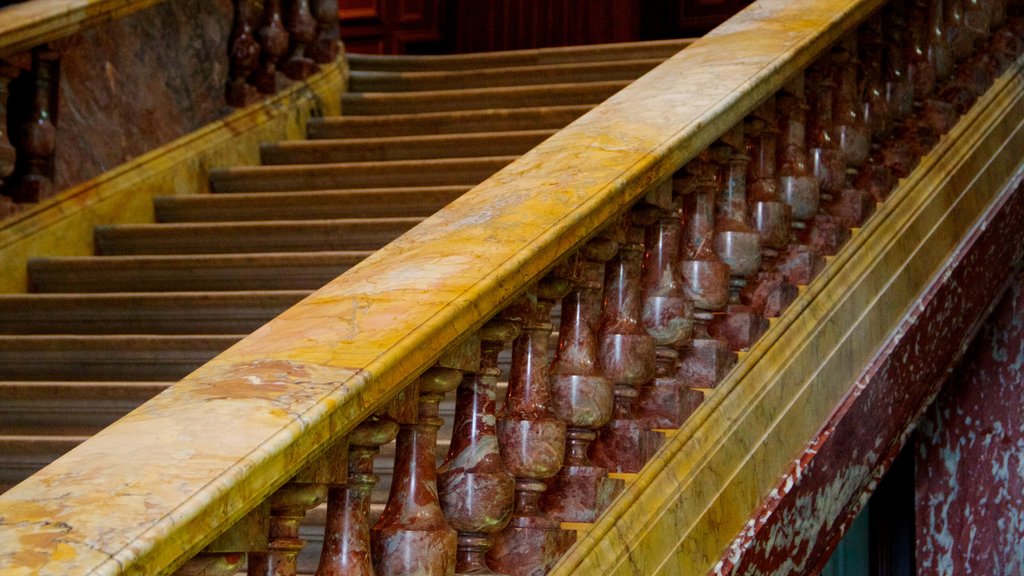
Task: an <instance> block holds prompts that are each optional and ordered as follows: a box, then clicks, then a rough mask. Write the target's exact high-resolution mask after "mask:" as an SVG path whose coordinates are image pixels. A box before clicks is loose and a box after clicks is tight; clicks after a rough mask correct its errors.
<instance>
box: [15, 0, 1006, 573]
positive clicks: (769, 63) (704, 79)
mask: <svg viewBox="0 0 1024 576" xmlns="http://www.w3.org/2000/svg"><path fill="white" fill-rule="evenodd" d="M944 7H948V8H949V10H948V11H944V10H943V8H944ZM1006 9H1007V8H1006V6H1005V4H1001V3H1000V2H981V3H979V4H975V3H973V2H966V1H965V2H946V1H945V0H928V1H921V2H916V1H915V2H890V3H889V4H885V3H884V2H883V1H882V0H865V1H860V2H852V3H849V2H835V1H831V0H798V1H792V0H760V1H759V2H757V3H755V4H753V5H752V6H751V7H749V8H748V9H747V10H745V11H744V12H742V13H740V14H739V15H738V16H736V17H735V18H733V19H731V20H730V21H728V22H727V23H725V24H724V25H722V26H721V27H719V28H717V29H716V30H715V31H713V32H711V33H710V34H708V35H707V36H705V37H703V38H701V39H700V40H698V41H696V42H695V43H694V44H692V45H691V46H689V47H688V48H687V49H685V50H683V51H681V52H680V53H678V54H677V55H676V56H674V57H672V58H671V59H669V60H668V61H666V62H665V63H663V64H662V65H660V66H658V67H657V68H655V69H654V70H652V71H651V72H650V73H648V74H647V75H645V76H643V77H642V78H640V79H639V80H638V81H636V82H635V83H633V84H631V85H630V86H629V87H627V88H625V89H624V90H622V91H621V92H619V93H618V94H616V95H614V96H613V97H611V98H610V99H608V100H607V101H606V102H605V103H603V104H602V105H600V106H598V107H597V108H596V109H594V110H592V111H591V112H589V113H587V114H586V115H584V116H583V117H582V118H580V119H579V120H577V121H575V122H574V123H573V124H571V125H570V126H569V127H568V128H567V129H565V130H562V131H560V132H558V133H556V134H555V135H554V136H552V137H551V138H549V139H548V140H546V141H545V142H543V143H542V144H540V145H539V146H537V147H536V148H534V149H533V150H531V151H530V152H528V153H527V154H526V155H524V156H523V157H521V158H519V159H518V160H516V161H514V162H513V163H511V164H510V165H508V166H507V167H506V168H504V169H503V170H501V171H500V172H498V173H497V174H496V175H494V176H493V177H491V178H490V179H488V180H487V181H485V182H484V183H483V184H481V185H479V186H477V187H476V188H474V189H472V190H471V191H469V192H468V193H466V194H465V195H463V196H461V197H460V198H458V199H457V200H455V201H454V202H453V203H452V204H450V205H449V206H448V207H446V208H444V209H443V210H442V211H440V212H438V213H437V214H435V215H434V216H432V217H430V218H428V219H427V220H426V221H424V222H423V223H422V224H420V225H418V226H416V227H415V228H413V229H412V230H410V231H409V232H408V233H406V234H404V235H403V236H401V237H400V238H399V239H398V240H396V241H395V242H393V243H391V244H389V245H387V246H386V247H385V248H383V249H381V250H380V251H378V252H377V253H375V254H374V255H372V256H371V257H369V258H367V259H366V260H364V261H363V262H361V263H360V264H359V265H357V266H355V267H354V268H352V269H351V270H349V271H348V272H346V273H345V274H344V275H342V276H340V277H338V278H337V279H336V280H334V281H332V282H331V283H329V284H328V285H326V286H325V287H323V288H322V289H320V290H318V291H317V292H315V293H314V294H313V295H311V296H310V297H308V298H306V299H305V300H303V301H302V302H300V303H299V304H297V305H296V306H294V307H293V308H291V309H289V310H288V311H286V312H285V313H283V314H282V315H280V316H279V317H278V318H276V319H274V320H273V321H271V322H270V323H268V324H266V325H265V326H263V327H262V328H260V329H259V330H257V331H256V332H254V333H253V334H252V335H250V336H248V337H247V338H245V339H244V340H242V341H240V342H239V343H238V344H236V345H235V346H233V347H232V348H230V349H229V350H228V351H226V352H225V353H223V354H221V355H219V356H218V357H216V358H215V359H214V360H212V361H211V362H209V363H208V364H206V365H204V366H203V367H201V368H200V369H198V370H196V371H195V372H194V373H192V374H191V375H189V376H188V377H186V378H185V379H183V380H181V381H180V382H178V383H177V384H175V385H174V386H172V387H171V388H169V389H168V390H167V391H166V392H164V393H162V394H160V395H159V396H157V397H156V398H154V399H153V400H152V401H150V402H148V403H146V404H145V405H143V406H142V407H141V408H139V409H138V410H136V411H134V412H132V413H131V414H129V415H128V416H126V417H125V418H123V419H121V420H119V421H118V422H117V423H115V424H114V425H112V426H110V427H109V428H107V429H105V430H104V431H103V432H101V433H100V434H98V435H97V436H95V437H94V438H92V439H90V440H88V441H87V442H85V443H83V444H82V445H80V446H79V447H78V448H76V449H74V450H73V451H71V452H70V453H68V454H67V455H65V456H64V457H62V458H60V459H59V460H57V461H56V462H54V463H53V464H52V465H50V466H48V467H47V468H45V469H44V470H43V471H41V472H40V473H38V474H36V475H35V476H33V477H31V478H30V479H29V480H28V481H26V482H24V483H22V484H20V485H18V486H16V487H14V488H13V489H11V490H10V491H9V492H7V493H5V494H4V495H2V496H0V569H4V570H9V571H11V572H12V573H47V574H85V573H95V574H115V573H124V572H128V573H166V572H170V571H173V570H175V569H177V568H179V567H181V566H182V565H185V568H183V570H199V569H210V570H212V569H213V567H214V566H217V567H218V569H223V572H224V573H232V572H233V571H235V570H236V569H237V568H238V567H239V565H240V563H241V562H242V560H243V559H244V555H243V554H242V553H246V552H247V553H249V554H248V566H249V568H248V569H249V573H250V574H289V573H294V569H295V556H296V554H297V552H298V550H299V549H300V548H301V546H302V542H301V539H299V537H298V536H299V533H298V530H297V523H298V520H299V519H300V518H301V517H302V515H303V514H304V512H305V510H306V509H307V508H310V507H312V506H315V505H317V504H319V503H321V502H323V501H324V500H325V499H326V500H327V501H328V521H327V529H328V533H327V534H326V535H325V547H324V553H323V556H322V559H321V564H320V568H319V570H318V573H319V574H324V575H326V574H367V573H371V572H370V570H371V565H372V569H373V570H375V571H376V573H377V574H379V575H381V576H383V575H390V574H396V575H397V574H411V573H416V574H421V573H422V574H451V573H453V572H455V571H458V572H460V573H465V572H469V571H471V570H475V569H479V570H483V569H486V568H487V567H489V568H490V569H491V570H494V571H495V572H498V573H506V574H516V575H518V574H534V573H540V572H546V571H547V570H549V569H550V570H553V571H554V572H555V573H569V572H571V571H573V570H576V571H578V572H579V573H587V574H592V573H599V572H602V573H605V572H607V573H614V574H620V573H621V574H625V573H657V572H658V571H665V570H667V568H666V566H671V567H672V570H675V571H674V572H672V573H697V572H705V573H706V572H708V571H709V570H711V569H712V568H713V567H715V565H716V563H718V561H719V559H720V558H722V557H723V555H726V554H727V550H726V549H725V548H726V546H727V545H728V544H729V543H730V542H732V540H733V537H734V536H735V535H736V534H737V533H739V532H740V530H742V529H744V528H745V526H746V522H747V519H748V518H750V517H751V515H752V513H753V512H752V511H753V510H755V509H756V508H757V506H758V505H759V503H760V502H761V499H762V498H763V497H764V496H765V494H766V492H767V490H768V488H769V487H770V486H772V485H773V484H771V482H772V481H774V480H775V479H777V477H778V476H779V475H780V474H781V473H782V472H783V471H784V469H785V466H787V465H788V463H789V462H790V460H791V458H792V457H793V455H794V454H799V453H800V450H801V449H803V447H804V442H805V441H806V439H807V438H808V437H810V435H811V434H813V433H814V432H815V431H816V430H817V428H818V427H819V426H820V425H821V423H822V422H823V421H825V420H826V419H827V418H828V415H829V414H830V413H831V411H832V410H833V409H834V407H835V406H836V405H837V404H838V402H839V401H840V400H841V399H842V398H843V394H844V393H845V391H846V390H847V385H848V383H849V382H851V381H853V380H854V379H855V378H856V376H857V374H858V373H859V370H860V369H861V368H862V367H863V366H864V365H866V363H867V362H868V360H870V358H871V357H872V355H873V354H874V353H875V351H876V349H877V348H878V346H879V345H880V343H881V342H882V341H883V340H884V338H885V337H886V335H887V334H889V333H890V332H892V331H893V330H895V328H896V326H897V323H898V321H899V319H900V318H901V317H902V315H903V314H904V313H905V311H906V310H908V309H910V307H911V305H912V304H913V302H914V300H915V299H916V298H917V295H918V291H919V289H920V287H921V286H925V285H927V282H928V280H929V279H930V278H931V277H932V276H933V275H934V274H935V273H936V271H937V270H941V269H942V266H943V263H944V262H946V260H947V258H948V257H949V255H950V254H953V253H955V251H956V250H957V246H959V245H960V241H961V239H962V238H964V237H965V236H967V235H968V233H969V232H970V231H971V230H972V226H974V225H975V224H974V223H975V222H977V221H979V220H982V219H983V217H985V215H986V214H988V210H989V207H990V206H992V205H995V204H998V202H1001V201H1004V200H1005V197H1006V196H1005V192H1004V191H1005V188H1006V184H1007V183H1008V182H1011V181H1013V179H1014V178H1016V177H1017V176H1018V175H1019V174H1018V173H1019V169H1020V166H1021V158H1020V157H1019V154H1016V153H1015V152H1014V151H1013V150H1014V147H1013V146H1003V145H1002V143H1003V142H1004V141H1010V140H1014V139H1017V138H1019V137H1020V134H1022V133H1024V132H1021V130H1020V126H1021V123H1022V121H1024V118H1021V117H1020V116H1021V112H1020V106H1017V105H1016V104H1017V103H1019V102H1020V99H1021V97H1022V94H1024V91H1022V86H1021V81H1020V75H1019V70H1020V66H1021V63H1020V61H1019V60H1018V56H1019V54H1020V52H1021V31H1022V26H1021V21H1019V20H1016V19H1010V20H1008V18H1007V16H1006ZM1007 69H1012V71H1013V72H1014V73H1013V74H1009V75H1007V76H1005V77H1003V78H1002V79H999V80H998V81H997V80H996V78H997V76H998V75H999V74H1000V73H1001V72H1002V71H1005V70H1007ZM993 82H995V88H993V90H991V91H990V92H989V93H987V94H986V93H985V91H986V89H987V88H988V87H989V86H990V85H992V84H993ZM979 98H980V100H979ZM975 101H978V103H977V104H974V103H975ZM972 104H974V108H973V109H972V108H971V106H972ZM964 113H969V114H971V115H972V118H971V122H969V123H963V122H961V123H960V124H956V120H957V118H958V117H959V116H960V115H961V114H964ZM951 129H952V130H953V133H952V134H951V135H950V136H949V137H946V138H942V135H943V134H945V133H946V132H948V131H950V130H951ZM1014 141H1016V140H1014ZM952 142H959V143H960V145H956V144H953V143H952ZM1017 149H1019V148H1017ZM979 150H980V152H979ZM922 157H924V158H925V159H924V160H923V161H922ZM990 159H995V160H996V161H992V162H990V161H989V160H990ZM919 162H920V163H921V166H919V167H917V169H916V171H915V166H916V165H917V164H918V163H919ZM901 179H902V180H901ZM979 182H980V184H979ZM1001 199H1002V200H1001ZM951 207H953V208H955V210H953V209H951ZM854 230H860V232H859V233H858V234H854V233H853V231H854ZM851 237H852V239H851ZM925 242H927V249H925V244H924V243H925ZM829 260H831V263H830V264H827V262H828V261H829ZM911 262H912V265H911ZM805 285H806V286H808V287H807V288H803V289H798V286H805ZM559 304H560V306H558V305H559ZM556 306H558V308H559V314H558V317H559V329H558V345H557V350H556V351H555V353H554V355H553V358H550V356H551V354H550V353H549V351H548V339H549V335H550V333H551V330H552V325H551V323H550V322H551V318H552V311H553V310H554V309H555V308H556ZM509 342H513V344H512V360H511V365H512V368H511V373H510V374H509V392H508V396H507V398H506V399H505V401H504V403H503V405H502V407H501V408H500V409H498V410H497V411H496V409H495V402H494V400H495V391H494V384H495V381H496V380H497V378H498V377H499V370H498V369H497V365H498V362H497V357H498V354H499V353H500V352H501V351H502V350H503V348H504V347H505V346H506V344H507V343H509ZM734 366H735V368H733V367H734ZM730 370H731V372H730ZM456 388H458V404H457V414H456V432H455V435H454V437H453V441H452V445H451V451H450V452H449V455H448V459H447V460H446V461H445V463H444V464H443V465H442V466H441V467H440V469H435V464H434V445H435V439H436V430H437V427H438V426H439V424H440V420H439V418H438V412H437V404H438V402H439V400H440V398H441V397H442V396H443V395H444V394H445V393H447V392H449V391H452V390H454V389H456ZM705 397H706V398H707V400H706V401H705ZM667 429H678V430H677V431H674V432H671V433H668V435H667V436H666V433H665V432H664V431H665V430H667ZM396 436H397V442H398V447H397V458H396V477H395V480H394V482H393V484H392V490H391V499H390V501H389V504H388V506H387V508H386V509H385V511H384V513H383V515H382V516H381V518H380V520H379V521H377V523H376V524H375V525H374V526H373V529H372V531H371V530H370V527H369V526H368V524H367V521H368V520H367V516H368V514H367V512H368V511H367V500H366V494H367V490H368V489H369V487H370V486H372V484H373V482H374V477H373V474H372V456H373V454H374V453H375V451H376V449H377V447H379V446H380V445H382V444H384V443H386V442H388V441H390V440H391V439H392V438H395V437H396ZM652 458H653V460H651V459H652ZM780 467H781V468H780ZM609 471H610V472H611V474H610V475H609ZM634 474H638V475H636V476H634ZM622 480H627V481H629V484H628V486H626V487H623V485H622ZM617 494H618V496H617V499H616V495H617ZM613 499H614V501H613ZM609 506H610V507H609ZM606 508H607V509H608V512H607V513H604V515H603V516H602V513H603V512H604V510H605V509H606ZM581 523H587V524H588V525H589V527H588V528H582V524H581ZM590 523H593V524H592V525H590ZM616 523H618V524H617V527H616ZM576 528H579V529H580V534H582V536H580V537H579V542H578V543H577V544H576V546H575V548H572V549H569V547H570V545H571V544H572V542H573V540H575V539H576V538H577V534H576V532H575V531H574V529H576ZM204 548H205V552H204V553H203V554H200V552H201V551H203V550H204ZM567 549H569V552H568V554H567V555H566V556H565V558H563V559H562V560H561V563H560V564H556V563H557V562H558V561H559V560H558V559H559V556H560V555H561V554H562V553H563V552H564V551H565V550H567ZM197 554H200V555H199V556H196V555H197ZM193 557H195V558H193ZM725 558H726V561H729V560H730V558H731V557H729V556H727V555H726V556H725ZM189 559H193V561H192V562H191V563H189V564H185V563H186V561H188V560H189ZM720 566H721V564H719V567H720ZM670 571H671V570H670ZM184 573H187V572H184Z"/></svg>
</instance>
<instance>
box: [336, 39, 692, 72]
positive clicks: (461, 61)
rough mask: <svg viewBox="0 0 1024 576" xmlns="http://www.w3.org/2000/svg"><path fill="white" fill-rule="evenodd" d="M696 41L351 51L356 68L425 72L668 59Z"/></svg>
mask: <svg viewBox="0 0 1024 576" xmlns="http://www.w3.org/2000/svg"><path fill="white" fill-rule="evenodd" d="M691 43H693V39H692V38H675V39H671V40H656V41H645V42H622V43H616V44H590V45H584V46H560V47H557V48H539V49H538V48H534V49H528V50H507V51H502V52H478V53H474V54H452V55H444V56H375V55H368V54H348V55H347V56H346V57H347V58H348V62H349V67H350V68H351V69H352V70H353V71H356V70H378V71H407V72H426V71H438V70H472V69H479V68H500V67H510V66H543V65H553V64H571V63H586V62H607V61H614V60H642V59H648V58H661V59H665V58H669V57H670V56H672V55H673V54H675V53H676V52H678V51H680V50H682V49H683V48H685V47H687V46H689V45H690V44H691Z"/></svg>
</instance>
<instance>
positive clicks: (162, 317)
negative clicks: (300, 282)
mask: <svg viewBox="0 0 1024 576" xmlns="http://www.w3.org/2000/svg"><path fill="white" fill-rule="evenodd" d="M309 294H310V292H309V291H305V290H297V291H274V292H270V291H258V292H253V291H250V292H143V293H108V294H0V334H247V333H249V332H252V331H253V330H255V329H257V328H259V327H260V326H262V325H263V324H266V323H267V322H268V321H270V320H271V319H273V318H274V317H275V316H277V315H278V314H280V313H281V312H283V311H285V310H287V309H288V308H289V307H291V306H292V305H294V304H295V303H296V302H298V301H299V300H301V299H302V298H305V297H306V296H308V295H309Z"/></svg>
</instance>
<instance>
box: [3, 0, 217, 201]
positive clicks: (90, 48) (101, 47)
mask: <svg viewBox="0 0 1024 576" xmlns="http://www.w3.org/2000/svg"><path fill="white" fill-rule="evenodd" d="M231 17H232V9H231V0H170V1H168V2H164V3H162V4H160V5H158V6H156V7H153V8H149V9H146V10H143V11H141V12H137V13H135V14H132V15H130V16H127V17H125V18H122V19H119V20H115V21H112V22H107V23H105V24H102V25H100V26H98V27H95V28H92V29H90V30H87V31H85V32H82V33H80V34H76V35H74V36H71V37H68V38H65V39H63V40H60V41H58V42H55V43H53V44H52V45H51V48H53V49H55V50H57V51H59V52H60V53H61V85H60V102H59V109H58V114H57V152H56V155H57V157H56V165H55V183H56V186H55V189H56V190H62V189H65V188H67V187H68V186H71V185H74V184H76V183H79V182H83V181H85V180H88V179H89V178H92V177H94V176H96V175H98V174H100V173H102V172H104V171H106V170H109V169H111V168H113V167H115V166H117V165H118V164H121V163H123V162H125V161H127V160H130V159H132V158H134V157H136V156H138V155H140V154H143V153H145V152H147V151H149V150H152V149H154V148H156V147H158V146H160V145H162V144H165V143H167V142H169V141H171V140H174V139H175V138H177V137H179V136H182V135H184V134H187V133H189V132H191V131H193V130H196V129H197V128H200V127H201V126H203V125H205V124H208V123H210V122H212V121H214V120H217V119H219V118H221V117H222V116H224V115H225V114H227V113H229V112H230V111H231V108H230V107H228V106H227V105H226V104H225V102H224V86H225V80H226V78H227V68H228V63H227V38H228V33H229V31H230V28H231ZM13 60H14V61H15V63H16V64H19V65H22V66H27V64H28V58H27V55H21V56H20V57H15V58H14V59H13Z"/></svg>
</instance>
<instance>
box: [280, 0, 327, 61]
mask: <svg viewBox="0 0 1024 576" xmlns="http://www.w3.org/2000/svg"><path fill="white" fill-rule="evenodd" d="M288 37H289V39H290V40H291V54H290V56H289V57H288V61H287V62H285V64H284V67H283V69H282V72H284V74H285V76H287V77H289V78H291V79H292V80H303V79H305V78H308V77H309V76H311V75H312V74H313V73H314V72H316V71H317V69H318V68H319V66H317V65H316V62H314V61H313V59H312V58H310V57H309V56H308V55H307V54H306V48H307V46H309V45H310V44H312V43H313V41H314V40H315V39H316V19H315V18H313V13H312V12H311V11H310V9H309V0H291V2H290V3H289V10H288Z"/></svg>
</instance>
